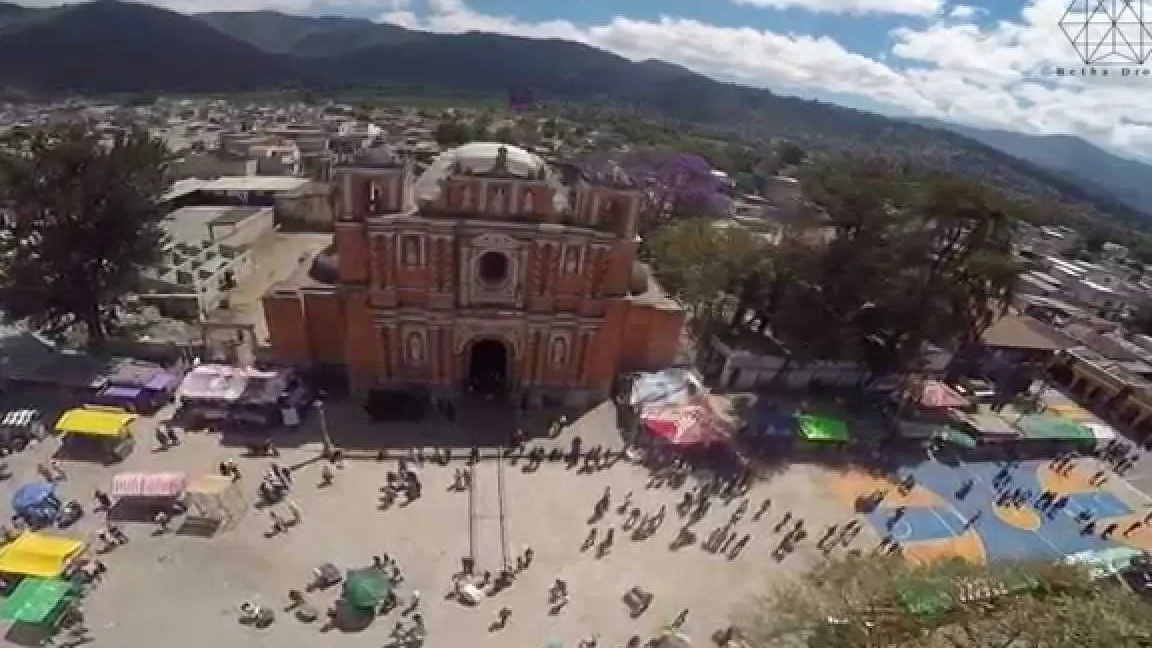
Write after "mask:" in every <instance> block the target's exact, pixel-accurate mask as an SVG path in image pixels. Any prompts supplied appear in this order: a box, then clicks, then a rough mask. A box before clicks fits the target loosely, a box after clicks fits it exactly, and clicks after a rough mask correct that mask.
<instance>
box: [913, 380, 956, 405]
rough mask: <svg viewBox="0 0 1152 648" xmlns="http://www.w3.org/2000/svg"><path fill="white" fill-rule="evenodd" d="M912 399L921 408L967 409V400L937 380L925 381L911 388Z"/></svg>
mask: <svg viewBox="0 0 1152 648" xmlns="http://www.w3.org/2000/svg"><path fill="white" fill-rule="evenodd" d="M913 398H914V399H915V402H916V403H917V404H918V405H920V406H921V407H930V408H946V407H968V405H969V403H968V399H967V398H965V397H964V396H962V395H961V394H959V393H958V392H957V391H956V390H955V389H952V388H951V387H949V386H948V385H945V384H944V383H942V382H940V381H939V380H925V381H924V382H921V383H919V384H918V385H916V386H915V387H913Z"/></svg>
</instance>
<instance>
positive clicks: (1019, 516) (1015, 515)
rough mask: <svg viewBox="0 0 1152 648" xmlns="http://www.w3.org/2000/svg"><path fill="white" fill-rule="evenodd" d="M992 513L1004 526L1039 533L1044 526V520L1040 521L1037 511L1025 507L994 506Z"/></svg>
mask: <svg viewBox="0 0 1152 648" xmlns="http://www.w3.org/2000/svg"><path fill="white" fill-rule="evenodd" d="M992 511H993V512H994V513H995V514H996V517H997V518H999V519H1000V521H1001V522H1003V523H1004V524H1008V525H1011V526H1014V527H1016V528H1017V529H1021V530H1023V531H1038V530H1039V529H1040V526H1041V525H1042V524H1043V520H1041V519H1040V516H1039V515H1038V514H1037V513H1036V511H1033V510H1032V509H1031V508H1027V507H1024V506H1021V507H1015V506H994V507H992Z"/></svg>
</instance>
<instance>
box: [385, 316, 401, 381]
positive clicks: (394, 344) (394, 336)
mask: <svg viewBox="0 0 1152 648" xmlns="http://www.w3.org/2000/svg"><path fill="white" fill-rule="evenodd" d="M386 330H387V331H388V378H389V379H390V380H393V381H394V380H396V379H397V378H399V377H400V376H399V374H400V353H401V352H402V351H403V346H404V341H403V340H401V339H400V329H399V328H398V327H397V326H396V325H395V324H388V325H387V327H386Z"/></svg>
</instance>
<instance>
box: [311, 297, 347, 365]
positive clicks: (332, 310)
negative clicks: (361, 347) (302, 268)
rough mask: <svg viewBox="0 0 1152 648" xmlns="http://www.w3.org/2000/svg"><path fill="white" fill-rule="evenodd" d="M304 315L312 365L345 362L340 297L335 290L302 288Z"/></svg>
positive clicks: (344, 331) (344, 327)
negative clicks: (304, 289)
mask: <svg viewBox="0 0 1152 648" xmlns="http://www.w3.org/2000/svg"><path fill="white" fill-rule="evenodd" d="M302 298H303V302H304V316H305V317H306V318H307V320H308V326H307V335H308V341H309V346H310V347H311V350H312V363H313V364H327V365H342V364H345V362H346V356H345V351H346V347H345V342H344V341H345V336H346V335H347V325H348V323H347V322H346V321H345V319H344V309H343V304H342V303H341V298H340V295H339V294H338V293H336V292H335V291H323V292H321V291H312V290H306V291H303V294H302Z"/></svg>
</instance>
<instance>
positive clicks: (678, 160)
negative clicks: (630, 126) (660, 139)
mask: <svg viewBox="0 0 1152 648" xmlns="http://www.w3.org/2000/svg"><path fill="white" fill-rule="evenodd" d="M613 164H615V165H617V166H619V167H620V168H621V169H622V170H623V171H624V172H625V173H627V174H628V177H629V178H631V179H632V181H633V182H634V183H635V184H636V185H637V186H638V187H639V188H641V189H643V190H644V193H645V195H646V197H647V201H646V202H647V205H646V209H645V211H646V212H647V213H646V219H647V220H649V222H655V221H662V220H669V219H673V218H676V217H678V216H707V215H712V214H716V213H719V212H721V211H723V209H724V195H723V193H722V192H723V189H724V185H723V182H722V180H721V178H718V177H717V176H716V175H715V174H713V173H712V165H711V164H709V163H708V160H705V159H704V158H703V157H701V156H699V155H695V154H693V153H684V152H681V151H675V150H671V149H662V148H655V147H649V148H640V149H635V150H632V151H628V152H626V153H623V154H619V153H601V154H597V155H595V156H593V157H591V158H588V159H586V160H585V161H584V164H583V166H585V167H586V168H590V169H593V170H601V169H603V168H605V167H608V166H611V165H613Z"/></svg>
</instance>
